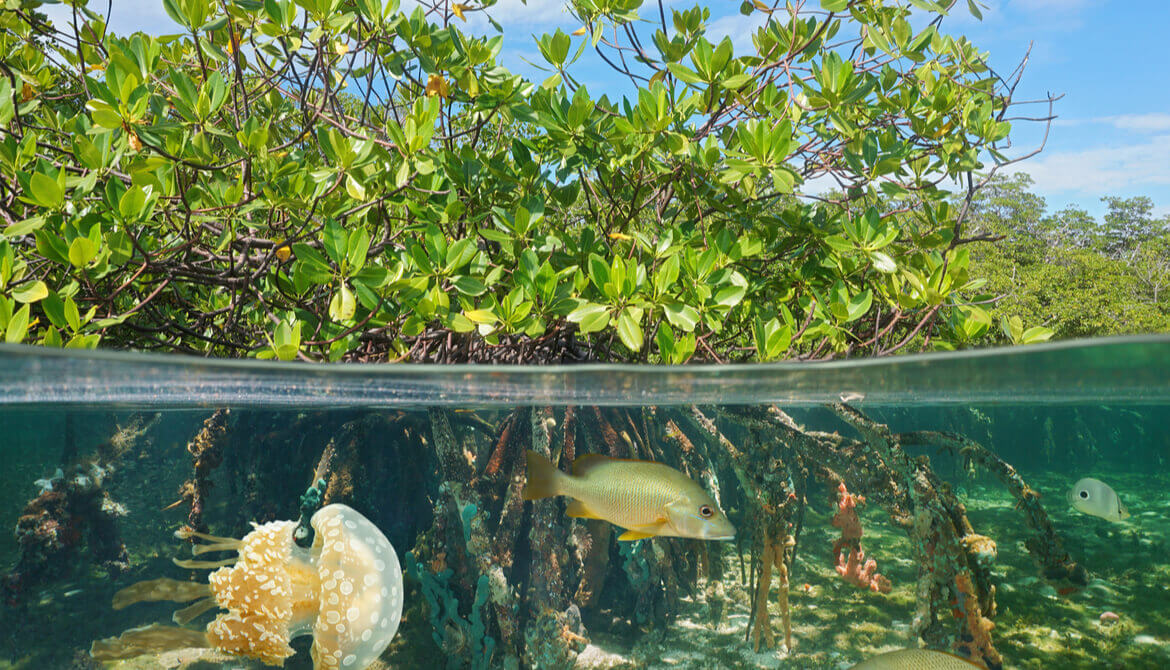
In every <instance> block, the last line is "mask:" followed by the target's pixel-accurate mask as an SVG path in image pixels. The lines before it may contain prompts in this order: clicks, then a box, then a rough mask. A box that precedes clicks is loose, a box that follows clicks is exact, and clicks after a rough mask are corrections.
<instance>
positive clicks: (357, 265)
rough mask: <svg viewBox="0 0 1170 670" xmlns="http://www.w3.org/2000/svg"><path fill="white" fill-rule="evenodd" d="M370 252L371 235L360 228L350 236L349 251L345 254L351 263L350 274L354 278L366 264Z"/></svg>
mask: <svg viewBox="0 0 1170 670" xmlns="http://www.w3.org/2000/svg"><path fill="white" fill-rule="evenodd" d="M369 252H370V234H369V233H367V232H366V229H365V228H358V229H356V230H354V231H353V232H351V233H350V234H349V244H348V249H347V251H346V254H345V258H346V260H347V261H348V262H349V274H350V276H353V275H354V274H356V273H357V272H358V271H359V270H361V269H362V267H364V266H365V264H366V255H368V254H369Z"/></svg>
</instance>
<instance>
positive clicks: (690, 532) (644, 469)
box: [521, 451, 735, 541]
mask: <svg viewBox="0 0 1170 670" xmlns="http://www.w3.org/2000/svg"><path fill="white" fill-rule="evenodd" d="M551 496H568V497H569V498H572V499H573V500H572V501H571V502H570V503H569V509H568V515H569V516H571V517H575V518H584V519H604V520H605V521H608V522H610V523H612V524H615V525H618V526H621V527H622V528H625V529H626V532H624V533H622V534H621V536H620V537H618V539H619V540H622V541H630V540H641V539H643V538H647V537H654V536H660V537H693V538H696V539H700V540H731V539H734V538H735V526H732V525H731V522H730V521H728V520H727V517H726V516H724V515H723V511H722V510H720V509H719V505H717V504H716V503H715V501H714V500H713V499H712V498H711V496H710V495H709V494H708V493H707V492H706V491H704V490H703V487H701V486H699V485H698V484H696V483H695V482H694V481H692V480H691V479H690V478H689V477H687V476H686V475H684V474H683V473H681V472H679V471H678V470H675V469H674V468H672V467H670V466H668V465H663V464H662V463H654V462H652V461H638V460H630V459H622V458H610V457H608V456H601V455H599V454H585V455H583V456H579V457H578V458H577V460H575V461H573V474H571V475H569V474H565V473H564V472H561V471H560V470H558V469H557V468H556V466H554V465H553V464H552V463H550V462H549V460H548V459H547V458H545V457H544V456H542V455H541V454H538V453H537V452H535V451H529V452H528V483H527V484H525V486H524V491H523V492H522V493H521V497H523V498H524V499H525V500H539V499H540V498H548V497H551Z"/></svg>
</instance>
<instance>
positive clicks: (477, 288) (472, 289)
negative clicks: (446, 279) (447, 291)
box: [451, 275, 487, 296]
mask: <svg viewBox="0 0 1170 670" xmlns="http://www.w3.org/2000/svg"><path fill="white" fill-rule="evenodd" d="M451 283H452V284H454V285H455V290H456V291H459V292H460V293H462V294H463V295H470V296H476V295H482V294H483V292H484V291H486V290H487V287H486V286H484V285H483V282H481V281H480V280H478V279H476V278H475V277H468V276H467V275H461V276H459V277H456V278H455V279H454V281H452V282H451Z"/></svg>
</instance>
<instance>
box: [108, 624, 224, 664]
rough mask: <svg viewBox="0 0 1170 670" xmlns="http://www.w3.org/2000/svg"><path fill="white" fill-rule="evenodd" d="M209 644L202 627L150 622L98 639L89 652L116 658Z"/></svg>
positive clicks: (207, 645)
mask: <svg viewBox="0 0 1170 670" xmlns="http://www.w3.org/2000/svg"><path fill="white" fill-rule="evenodd" d="M210 646H211V644H210V642H208V640H207V634H206V633H204V632H203V631H198V630H191V629H189V628H179V627H177V626H164V625H162V624H151V625H149V626H143V627H141V628H131V629H130V630H128V631H126V632H124V633H122V634H121V635H119V636H118V637H107V638H106V639H104V640H95V641H94V643H93V644H92V645H90V647H89V655H90V656H92V657H93V658H94V660H97V661H116V660H120V659H124V658H134V657H135V656H141V655H143V654H154V653H160V652H164V651H171V650H174V649H186V648H189V647H210Z"/></svg>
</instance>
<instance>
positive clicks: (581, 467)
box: [573, 454, 614, 477]
mask: <svg viewBox="0 0 1170 670" xmlns="http://www.w3.org/2000/svg"><path fill="white" fill-rule="evenodd" d="M612 460H614V459H612V458H610V457H609V456H602V455H601V454H581V455H580V456H578V457H577V458H576V459H574V460H573V476H574V477H581V476H583V475H584V474H585V473H587V472H589V470H590V469H592V468H595V467H597V466H598V465H601V464H602V463H607V462H609V461H612Z"/></svg>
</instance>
